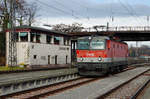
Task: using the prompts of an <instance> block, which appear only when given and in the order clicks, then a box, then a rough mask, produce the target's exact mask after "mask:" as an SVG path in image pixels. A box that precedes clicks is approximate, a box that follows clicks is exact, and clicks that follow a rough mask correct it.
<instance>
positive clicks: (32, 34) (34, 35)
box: [31, 33, 36, 42]
mask: <svg viewBox="0 0 150 99" xmlns="http://www.w3.org/2000/svg"><path fill="white" fill-rule="evenodd" d="M35 37H36V33H31V42H35V40H34V39H35Z"/></svg>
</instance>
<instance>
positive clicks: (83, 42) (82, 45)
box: [77, 39, 90, 49]
mask: <svg viewBox="0 0 150 99" xmlns="http://www.w3.org/2000/svg"><path fill="white" fill-rule="evenodd" d="M89 45H90V43H89V40H88V39H80V40H78V43H77V48H78V49H89Z"/></svg>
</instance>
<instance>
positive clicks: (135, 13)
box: [127, 3, 143, 22]
mask: <svg viewBox="0 0 150 99" xmlns="http://www.w3.org/2000/svg"><path fill="white" fill-rule="evenodd" d="M127 5H128V7H129V8H130V9H131V10H132V13H133V14H134V15H135V16H136V17H137V18H138V19H139V20H140V21H141V22H143V21H142V20H141V18H140V17H139V16H138V14H137V12H136V11H135V9H134V8H133V7H132V6H131V5H130V4H129V3H127Z"/></svg>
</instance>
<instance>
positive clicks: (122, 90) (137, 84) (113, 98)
mask: <svg viewBox="0 0 150 99" xmlns="http://www.w3.org/2000/svg"><path fill="white" fill-rule="evenodd" d="M149 82H150V70H148V71H145V72H143V73H141V74H140V75H137V76H136V77H134V78H132V79H130V80H128V81H126V82H125V83H122V84H121V85H119V86H117V87H116V88H114V89H112V90H110V91H108V92H107V93H105V94H103V95H101V96H99V97H98V98H97V99H136V97H137V96H138V94H139V93H140V92H141V91H142V90H143V88H144V87H145V86H146V85H147V84H148V83H149Z"/></svg>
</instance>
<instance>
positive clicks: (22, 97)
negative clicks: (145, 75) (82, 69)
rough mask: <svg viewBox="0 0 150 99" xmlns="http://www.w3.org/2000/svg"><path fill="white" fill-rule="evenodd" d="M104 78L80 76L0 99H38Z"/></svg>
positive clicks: (130, 67) (0, 98) (129, 68)
mask: <svg viewBox="0 0 150 99" xmlns="http://www.w3.org/2000/svg"><path fill="white" fill-rule="evenodd" d="M131 69H135V67H132V66H129V67H128V68H127V69H124V70H123V71H122V72H125V71H128V70H131ZM122 72H119V73H122ZM104 78H105V77H100V78H85V77H80V78H77V79H73V80H69V81H65V82H60V83H56V84H52V85H48V86H44V87H39V88H35V89H31V90H26V91H22V92H17V93H12V94H8V95H5V96H1V97H0V99H9V98H10V99H39V98H41V97H46V96H51V95H54V94H56V93H60V92H63V91H65V90H69V89H71V88H74V87H80V86H82V85H84V84H87V83H92V82H94V81H97V80H100V79H104ZM100 99H101V98H100Z"/></svg>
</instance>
